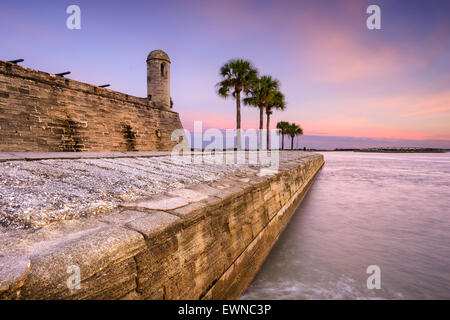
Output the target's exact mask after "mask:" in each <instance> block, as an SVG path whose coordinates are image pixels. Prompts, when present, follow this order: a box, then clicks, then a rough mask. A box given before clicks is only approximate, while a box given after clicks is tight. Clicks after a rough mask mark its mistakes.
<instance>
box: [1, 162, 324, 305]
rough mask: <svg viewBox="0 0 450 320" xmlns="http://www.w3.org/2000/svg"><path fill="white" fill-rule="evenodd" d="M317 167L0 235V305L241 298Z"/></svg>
mask: <svg viewBox="0 0 450 320" xmlns="http://www.w3.org/2000/svg"><path fill="white" fill-rule="evenodd" d="M323 163H324V160H323V156H322V155H318V154H310V155H308V156H306V157H302V158H300V159H296V160H291V161H287V162H283V163H281V165H280V171H279V172H278V173H276V174H271V175H268V176H258V175H257V174H246V176H242V175H241V176H238V175H228V176H226V177H225V178H223V179H221V180H219V181H215V182H211V183H203V184H198V185H194V186H191V187H186V188H183V189H178V190H175V191H171V192H168V193H164V194H157V195H154V196H152V197H150V198H148V199H146V200H145V201H139V202H132V203H123V204H122V206H121V208H120V209H119V210H117V211H116V212H114V213H111V214H109V215H107V216H104V217H98V218H88V219H81V220H73V221H64V222H62V223H60V224H57V225H54V226H53V225H49V226H47V227H44V228H42V229H40V230H37V231H34V232H31V233H27V234H26V235H25V236H24V235H23V233H21V232H17V233H14V232H12V233H8V234H5V235H1V234H0V243H1V244H2V248H1V250H2V251H0V299H235V298H239V297H240V296H241V294H242V293H243V292H244V291H245V289H246V288H247V286H248V284H249V283H250V282H251V281H252V279H253V277H254V276H255V274H256V273H257V271H258V269H259V268H260V266H261V264H262V263H263V261H264V259H265V258H266V256H267V254H268V253H269V251H270V250H271V248H272V246H273V244H274V243H275V242H276V241H277V239H278V237H279V235H280V233H281V232H282V230H283V229H284V227H285V226H286V225H287V223H288V222H289V220H290V218H291V216H292V214H293V212H294V210H295V208H296V207H297V206H298V204H299V203H300V201H301V200H302V198H303V196H304V195H305V193H306V192H307V190H308V187H309V186H310V184H311V183H312V182H313V180H314V177H315V175H316V174H317V173H318V171H319V170H320V168H321V167H322V165H323ZM71 266H77V267H78V268H79V270H80V280H81V283H80V287H79V288H76V289H69V286H68V281H69V282H70V281H71V277H72V276H73V275H72V274H71V273H72V272H73V269H71Z"/></svg>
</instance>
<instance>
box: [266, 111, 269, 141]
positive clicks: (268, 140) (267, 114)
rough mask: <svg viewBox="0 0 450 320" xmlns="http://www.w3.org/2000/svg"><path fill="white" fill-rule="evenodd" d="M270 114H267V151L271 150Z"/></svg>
mask: <svg viewBox="0 0 450 320" xmlns="http://www.w3.org/2000/svg"><path fill="white" fill-rule="evenodd" d="M269 128H270V114H267V124H266V129H267V150H270V130H269Z"/></svg>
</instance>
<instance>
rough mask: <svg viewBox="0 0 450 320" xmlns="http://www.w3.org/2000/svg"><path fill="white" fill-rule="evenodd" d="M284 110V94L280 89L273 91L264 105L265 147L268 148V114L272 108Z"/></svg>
mask: <svg viewBox="0 0 450 320" xmlns="http://www.w3.org/2000/svg"><path fill="white" fill-rule="evenodd" d="M275 109H276V110H284V109H286V101H284V94H282V93H281V92H280V91H275V92H274V93H273V96H272V99H270V101H269V102H268V103H267V105H266V115H267V123H266V128H267V149H268V150H270V131H269V130H270V116H271V114H272V112H273V110H275Z"/></svg>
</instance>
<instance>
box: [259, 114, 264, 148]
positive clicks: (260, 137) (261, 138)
mask: <svg viewBox="0 0 450 320" xmlns="http://www.w3.org/2000/svg"><path fill="white" fill-rule="evenodd" d="M263 129H264V108H263V107H259V150H262V142H263Z"/></svg>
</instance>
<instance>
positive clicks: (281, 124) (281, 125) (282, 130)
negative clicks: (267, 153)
mask: <svg viewBox="0 0 450 320" xmlns="http://www.w3.org/2000/svg"><path fill="white" fill-rule="evenodd" d="M288 127H289V122H287V121H280V122H278V123H277V129H280V133H281V150H284V136H285V135H286V134H287V128H288Z"/></svg>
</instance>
